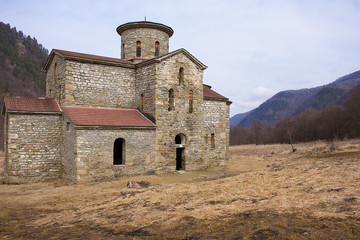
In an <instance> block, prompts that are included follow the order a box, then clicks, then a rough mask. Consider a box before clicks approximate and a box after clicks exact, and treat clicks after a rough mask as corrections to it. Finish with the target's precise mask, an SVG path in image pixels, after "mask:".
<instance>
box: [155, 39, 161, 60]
mask: <svg viewBox="0 0 360 240" xmlns="http://www.w3.org/2000/svg"><path fill="white" fill-rule="evenodd" d="M159 46H160V43H159V42H158V41H156V42H155V57H158V56H159Z"/></svg>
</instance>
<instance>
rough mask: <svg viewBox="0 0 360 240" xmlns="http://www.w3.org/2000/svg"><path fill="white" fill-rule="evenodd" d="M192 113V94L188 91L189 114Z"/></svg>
mask: <svg viewBox="0 0 360 240" xmlns="http://www.w3.org/2000/svg"><path fill="white" fill-rule="evenodd" d="M193 111H194V94H193V91H192V90H190V91H189V113H192V112H193Z"/></svg>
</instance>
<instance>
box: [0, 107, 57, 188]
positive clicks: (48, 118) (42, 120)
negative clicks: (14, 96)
mask: <svg viewBox="0 0 360 240" xmlns="http://www.w3.org/2000/svg"><path fill="white" fill-rule="evenodd" d="M7 115H8V116H7V119H8V121H7V130H8V133H7V139H6V140H5V141H7V149H6V151H7V153H6V161H7V164H6V166H7V169H6V175H7V178H8V180H9V182H36V181H41V180H44V179H48V178H56V177H60V176H61V150H60V149H61V124H60V121H61V114H60V115H59V114H58V115H51V114H11V113H7Z"/></svg>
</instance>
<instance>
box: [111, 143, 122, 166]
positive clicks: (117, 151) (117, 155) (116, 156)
mask: <svg viewBox="0 0 360 240" xmlns="http://www.w3.org/2000/svg"><path fill="white" fill-rule="evenodd" d="M113 165H125V139H123V138H117V139H115V141H114V149H113Z"/></svg>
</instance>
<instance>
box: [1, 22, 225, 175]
mask: <svg viewBox="0 0 360 240" xmlns="http://www.w3.org/2000/svg"><path fill="white" fill-rule="evenodd" d="M116 30H117V33H118V34H119V35H120V36H121V58H109V57H102V56H95V55H90V54H84V53H78V52H70V51H65V50H59V49H53V50H52V51H51V53H50V55H49V57H48V59H47V62H46V64H45V66H44V70H45V72H46V98H22V97H5V101H4V105H3V108H2V114H4V115H5V142H4V144H5V148H4V150H5V151H4V158H5V174H6V177H7V179H8V181H9V182H38V181H42V180H44V179H49V178H58V177H64V178H68V179H71V180H73V181H92V180H97V179H103V178H115V177H118V176H124V175H133V174H152V173H161V172H168V171H179V170H197V169H204V168H208V167H212V166H217V165H221V164H224V163H226V162H227V161H228V158H229V106H230V104H231V102H230V101H229V99H228V98H226V97H224V96H222V95H220V94H219V93H217V92H215V91H214V90H213V89H212V88H211V86H209V85H205V84H203V71H204V70H205V69H206V68H207V67H206V66H205V65H204V64H203V63H202V62H200V61H199V60H198V59H196V58H195V57H194V56H193V55H191V54H190V53H189V52H188V51H186V50H185V49H178V50H176V51H173V52H169V38H170V37H171V36H172V35H173V33H174V31H173V29H172V28H170V27H168V26H166V25H163V24H160V23H154V22H149V21H140V22H130V23H126V24H123V25H120V26H119V27H117V29H116Z"/></svg>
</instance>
